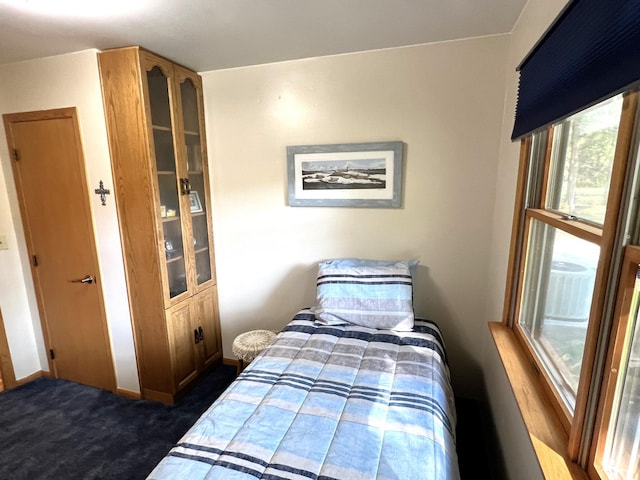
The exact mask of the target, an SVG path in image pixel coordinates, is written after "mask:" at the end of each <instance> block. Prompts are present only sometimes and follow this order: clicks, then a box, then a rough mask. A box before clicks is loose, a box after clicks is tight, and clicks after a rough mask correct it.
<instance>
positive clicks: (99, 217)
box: [0, 50, 139, 392]
mask: <svg viewBox="0 0 640 480" xmlns="http://www.w3.org/2000/svg"><path fill="white" fill-rule="evenodd" d="M61 107H77V111H78V120H79V123H80V130H81V132H80V133H81V138H82V142H83V147H84V156H85V162H86V172H87V182H88V186H89V192H87V195H89V196H90V199H91V210H92V214H93V222H94V230H95V234H96V241H97V247H98V257H99V263H100V273H101V278H102V289H103V292H104V297H105V307H106V314H107V322H108V327H109V334H110V339H111V347H112V353H113V357H114V363H115V372H116V379H117V385H118V387H119V388H122V389H125V390H129V391H134V392H139V386H138V373H137V367H136V362H135V351H134V346H133V333H132V329H131V319H130V316H129V307H128V300H127V292H126V284H125V277H124V265H123V260H122V252H121V245H120V237H119V233H118V232H119V230H118V223H117V216H116V208H115V202H114V198H113V195H111V196H109V197H107V205H106V206H102V205H101V204H100V199H99V198H98V196H96V195H94V194H93V189H95V188H97V187H98V182H99V181H100V180H103V181H104V184H105V188H108V189H110V190H111V191H112V192H113V181H112V176H111V163H110V159H109V150H108V144H107V136H106V126H105V120H104V110H103V107H102V94H101V90H100V78H99V75H98V65H97V57H96V51H95V50H89V51H84V52H78V53H74V54H69V55H61V56H57V57H49V58H44V59H39V60H35V61H30V62H21V63H15V64H11V65H5V66H0V114H4V113H15V112H25V111H33V110H48V109H53V108H61ZM5 139H6V136H5V132H4V127H3V126H1V127H0V161H1V162H2V171H1V172H0V234H5V235H7V236H8V243H9V250H6V251H2V250H0V272H2V273H1V275H0V308H1V309H2V315H3V318H4V323H5V327H6V330H7V339H8V342H9V348H10V350H11V356H12V360H13V365H14V369H15V374H16V378H17V379H21V378H24V377H26V376H28V375H30V374H32V373H34V372H36V371H38V370H41V369H42V370H47V369H48V365H47V359H46V356H45V349H44V340H43V337H42V329H41V324H40V318H39V314H38V308H37V304H36V301H35V294H34V291H33V281H32V278H31V272H30V267H29V264H28V255H27V252H26V245H25V241H24V232H23V228H22V224H21V219H20V212H19V208H18V202H17V197H16V191H15V184H14V182H13V173H12V170H11V164H10V158H9V152H8V150H7V143H6V140H5Z"/></svg>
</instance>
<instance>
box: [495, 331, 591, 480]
mask: <svg viewBox="0 0 640 480" xmlns="http://www.w3.org/2000/svg"><path fill="white" fill-rule="evenodd" d="M489 329H490V331H491V335H492V337H493V339H494V341H495V345H496V348H497V349H498V353H499V355H500V359H501V360H502V364H503V366H504V368H505V371H506V374H507V378H508V379H509V382H510V384H511V388H512V390H513V394H514V396H515V399H516V403H517V404H518V407H519V409H520V412H521V414H522V419H523V420H524V424H525V427H526V429H527V431H528V432H529V437H530V439H531V442H532V444H533V449H534V452H535V454H536V456H537V458H538V462H539V464H540V468H541V470H542V474H543V476H544V478H545V479H549V480H569V479H571V480H578V479H579V480H586V479H587V475H586V472H585V471H584V470H583V469H582V468H580V466H579V465H578V464H577V463H575V462H573V461H572V460H571V459H570V458H569V456H568V455H567V451H566V445H567V441H568V437H567V433H566V432H565V430H564V428H563V426H562V422H561V421H560V419H559V418H558V415H557V413H556V411H555V410H554V407H553V405H552V404H551V402H550V400H549V398H548V397H547V396H546V395H545V394H544V392H543V391H542V390H541V388H540V383H539V382H538V381H537V372H536V367H534V365H533V364H532V363H531V361H530V360H529V359H528V357H527V355H526V354H525V352H524V351H523V350H522V348H521V346H520V344H519V341H518V340H517V338H516V336H515V334H514V332H513V330H512V329H511V328H509V327H507V326H505V325H503V324H502V323H498V322H490V323H489Z"/></svg>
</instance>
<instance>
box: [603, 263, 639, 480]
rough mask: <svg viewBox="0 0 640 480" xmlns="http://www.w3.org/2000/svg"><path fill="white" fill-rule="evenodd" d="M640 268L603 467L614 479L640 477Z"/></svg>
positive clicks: (632, 479)
mask: <svg viewBox="0 0 640 480" xmlns="http://www.w3.org/2000/svg"><path fill="white" fill-rule="evenodd" d="M638 276H640V269H639V270H638V274H637V275H636V282H635V286H634V295H633V302H632V304H631V319H632V320H631V324H630V328H629V332H631V335H629V336H628V340H627V342H628V343H627V345H625V353H624V355H623V360H622V364H621V365H620V369H619V370H620V379H621V380H620V382H619V384H618V385H617V389H616V396H615V400H614V403H613V405H614V408H613V411H612V414H611V420H610V425H609V432H610V434H609V438H607V444H606V445H607V446H606V449H605V455H604V459H603V462H602V464H603V467H604V469H605V471H606V472H607V474H609V475H610V478H616V479H624V480H636V479H638V478H640V322H639V321H638V297H639V296H640V280H638Z"/></svg>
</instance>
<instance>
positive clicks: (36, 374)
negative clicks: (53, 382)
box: [16, 370, 52, 387]
mask: <svg viewBox="0 0 640 480" xmlns="http://www.w3.org/2000/svg"><path fill="white" fill-rule="evenodd" d="M39 378H52V376H51V373H49V372H45V371H44V370H38V371H37V372H33V373H32V374H31V375H29V376H27V377H24V378H21V379H20V380H17V381H16V387H19V386H20V385H26V384H27V383H30V382H33V381H34V380H37V379H39Z"/></svg>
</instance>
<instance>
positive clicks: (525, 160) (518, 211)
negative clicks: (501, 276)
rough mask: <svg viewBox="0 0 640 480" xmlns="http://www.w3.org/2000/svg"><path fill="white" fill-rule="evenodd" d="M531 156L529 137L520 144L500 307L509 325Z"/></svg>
mask: <svg viewBox="0 0 640 480" xmlns="http://www.w3.org/2000/svg"><path fill="white" fill-rule="evenodd" d="M530 156H531V137H526V138H525V139H523V140H522V141H521V142H520V160H519V165H518V184H517V186H516V200H515V203H514V207H513V223H512V224H511V243H510V244H509V261H508V266H507V282H506V283H507V285H506V288H505V295H504V305H503V307H502V323H503V324H505V325H508V324H509V321H510V318H509V314H510V312H511V304H512V301H513V298H514V294H515V293H516V289H517V288H518V284H517V282H516V281H515V280H516V279H517V278H518V275H517V270H518V258H517V255H516V254H517V252H518V244H519V240H520V237H519V234H520V225H521V224H522V220H523V217H524V207H525V205H524V194H525V189H526V184H527V172H528V164H529V157H530Z"/></svg>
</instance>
